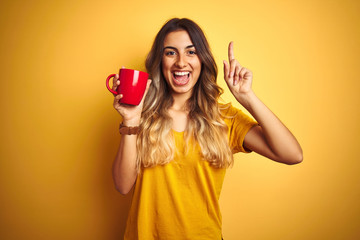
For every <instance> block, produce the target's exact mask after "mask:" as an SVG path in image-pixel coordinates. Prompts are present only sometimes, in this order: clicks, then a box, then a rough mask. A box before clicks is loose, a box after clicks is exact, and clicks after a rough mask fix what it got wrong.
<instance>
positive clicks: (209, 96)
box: [137, 18, 233, 171]
mask: <svg viewBox="0 0 360 240" xmlns="http://www.w3.org/2000/svg"><path fill="white" fill-rule="evenodd" d="M177 30H185V31H187V33H188V34H189V36H190V38H191V40H192V42H193V44H194V46H195V48H196V52H197V55H198V57H199V59H200V61H201V64H202V66H201V74H200V76H199V79H198V81H197V83H196V85H195V86H194V89H193V92H192V96H191V97H190V98H189V100H188V101H187V108H188V110H189V124H188V127H187V130H186V132H185V140H186V141H187V142H188V141H189V140H190V139H194V140H195V141H196V142H197V143H198V144H199V146H200V149H201V155H202V157H203V158H204V159H205V160H207V161H208V162H209V163H210V164H211V165H212V166H214V167H228V166H230V165H232V163H233V156H232V152H231V149H230V147H229V143H228V138H227V129H228V128H227V126H226V124H225V122H224V121H223V119H222V117H221V112H220V108H219V104H218V100H219V97H220V95H221V94H222V92H223V90H222V89H221V88H220V87H219V86H218V85H217V84H216V77H217V66H216V63H215V60H214V57H213V56H212V53H211V52H210V47H209V44H208V42H207V40H206V38H205V35H204V33H203V31H202V30H201V28H200V27H199V26H198V25H197V24H196V23H194V22H193V21H191V20H189V19H186V18H183V19H179V18H174V19H171V20H169V21H168V22H167V23H166V24H165V25H164V26H163V27H162V28H161V29H160V31H159V33H158V34H157V36H156V37H155V40H154V43H153V46H152V48H151V51H150V52H149V54H148V56H147V59H146V62H145V66H146V69H147V72H148V73H149V74H150V78H151V79H152V84H151V86H150V89H149V92H148V94H147V96H146V98H145V101H144V108H143V112H142V117H141V123H140V133H139V134H138V138H137V169H138V170H139V171H140V169H141V167H152V166H156V165H164V164H167V163H169V162H170V161H171V160H172V159H173V158H174V154H175V142H174V136H173V131H172V119H171V117H170V115H169V113H168V109H169V108H170V107H171V106H172V104H173V98H172V96H171V94H170V89H169V86H168V84H167V82H166V80H165V78H164V76H163V74H162V69H161V59H162V55H163V47H164V46H163V44H164V39H165V37H166V35H167V34H168V33H170V32H174V31H177Z"/></svg>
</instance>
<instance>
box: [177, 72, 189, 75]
mask: <svg viewBox="0 0 360 240" xmlns="http://www.w3.org/2000/svg"><path fill="white" fill-rule="evenodd" d="M174 74H175V75H177V76H184V75H188V74H189V72H174Z"/></svg>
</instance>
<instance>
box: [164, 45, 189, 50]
mask: <svg viewBox="0 0 360 240" xmlns="http://www.w3.org/2000/svg"><path fill="white" fill-rule="evenodd" d="M193 47H195V46H194V45H189V46H187V47H186V48H185V49H188V48H193ZM167 48H169V49H174V50H177V48H176V47H171V46H166V47H164V50H165V49H167Z"/></svg>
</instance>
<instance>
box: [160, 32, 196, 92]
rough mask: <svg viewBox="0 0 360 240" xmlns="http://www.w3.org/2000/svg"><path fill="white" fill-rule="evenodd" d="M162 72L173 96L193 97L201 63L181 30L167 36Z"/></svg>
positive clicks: (187, 37)
mask: <svg viewBox="0 0 360 240" xmlns="http://www.w3.org/2000/svg"><path fill="white" fill-rule="evenodd" d="M162 71H163V75H164V77H165V79H166V81H167V83H168V84H169V86H170V87H171V90H172V93H173V94H188V95H189V96H188V97H190V96H191V94H192V90H193V87H194V86H195V84H196V82H197V81H198V79H199V76H200V72H201V62H200V59H199V57H198V55H197V54H196V49H195V46H194V45H193V43H192V41H191V39H190V36H189V34H188V33H187V32H186V31H184V30H179V31H175V32H171V33H168V34H167V35H166V37H165V40H164V54H163V56H162Z"/></svg>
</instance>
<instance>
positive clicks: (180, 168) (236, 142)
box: [124, 106, 257, 240]
mask: <svg viewBox="0 0 360 240" xmlns="http://www.w3.org/2000/svg"><path fill="white" fill-rule="evenodd" d="M224 114H225V115H226V116H232V117H230V118H225V119H224V121H225V122H226V124H227V125H228V128H229V131H228V136H229V143H230V146H231V148H232V149H233V152H234V153H236V152H246V151H245V150H244V148H243V141H244V137H245V135H246V133H247V132H248V131H249V129H250V128H251V127H252V126H254V125H255V124H257V123H256V122H255V121H254V120H252V119H251V118H250V117H248V116H247V115H245V114H244V113H243V112H241V111H240V110H238V109H236V108H234V107H232V106H230V107H229V108H228V109H227V110H225V111H224ZM173 133H174V137H175V145H176V148H177V149H178V153H177V154H175V157H174V160H173V161H171V162H170V163H168V164H166V165H163V166H155V167H151V168H143V169H142V173H141V174H139V175H138V177H137V180H136V184H135V189H134V195H133V200H132V204H131V208H130V212H129V216H128V220H127V226H126V231H125V236H124V239H126V240H136V239H140V240H152V239H156V240H162V239H163V240H179V239H180V240H183V239H184V240H185V239H189V240H190V239H191V240H194V239H196V240H214V239H219V240H220V239H221V237H222V233H221V229H222V226H221V224H222V222H221V213H220V207H219V197H220V192H221V187H222V183H223V180H224V176H225V172H226V169H225V168H220V169H219V168H214V167H211V166H210V165H209V163H208V162H207V161H206V160H203V159H202V158H201V155H200V152H199V147H198V145H197V147H194V148H192V147H190V148H189V149H190V150H189V152H188V153H187V154H185V152H184V150H183V149H184V145H185V141H184V138H183V137H184V134H183V132H175V131H173Z"/></svg>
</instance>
